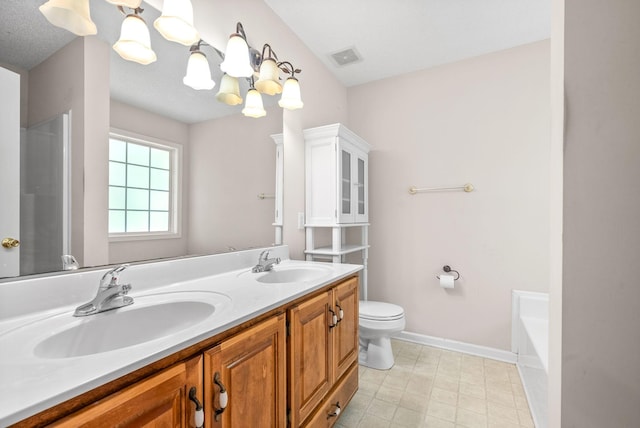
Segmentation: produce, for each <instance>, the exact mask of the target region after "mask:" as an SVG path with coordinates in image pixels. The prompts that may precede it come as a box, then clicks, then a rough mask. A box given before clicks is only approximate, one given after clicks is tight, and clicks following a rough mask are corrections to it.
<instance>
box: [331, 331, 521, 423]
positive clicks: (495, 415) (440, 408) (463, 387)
mask: <svg viewBox="0 0 640 428" xmlns="http://www.w3.org/2000/svg"><path fill="white" fill-rule="evenodd" d="M393 353H394V355H395V365H394V366H393V368H392V369H391V370H388V371H380V370H374V369H368V368H365V367H362V366H360V380H359V383H360V386H359V389H358V392H357V393H356V395H355V396H354V397H353V399H352V400H351V403H349V406H348V407H347V409H345V411H344V413H343V414H342V416H341V417H340V419H339V420H338V423H337V424H336V426H337V427H339V428H356V427H366V428H378V427H412V428H427V427H428V428H431V427H433V428H445V427H446V428H476V427H486V428H503V427H504V428H520V427H527V428H533V421H532V419H531V415H530V413H529V406H528V404H527V400H526V398H525V395H524V390H523V389H522V384H521V382H520V377H519V376H518V370H517V369H516V367H515V365H514V364H508V363H503V362H500V361H495V360H490V359H487V358H482V357H476V356H473V355H467V354H462V353H459V352H453V351H447V350H443V349H438V348H432V347H429V346H423V345H418V344H415V343H409V342H404V341H400V340H393Z"/></svg>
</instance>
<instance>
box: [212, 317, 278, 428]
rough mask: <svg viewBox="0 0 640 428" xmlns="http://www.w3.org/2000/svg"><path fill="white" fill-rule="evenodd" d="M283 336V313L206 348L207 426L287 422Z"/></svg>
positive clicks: (276, 424) (259, 424)
mask: <svg viewBox="0 0 640 428" xmlns="http://www.w3.org/2000/svg"><path fill="white" fill-rule="evenodd" d="M285 336H286V327H285V315H284V314H280V315H279V316H274V317H272V318H270V319H268V320H267V321H264V322H262V323H260V324H258V325H256V326H254V327H251V328H249V329H247V330H246V331H244V332H243V333H240V334H238V335H236V336H233V337H232V338H230V339H227V340H225V341H224V342H222V343H221V344H219V345H218V346H216V347H214V348H213V349H211V350H208V351H206V352H205V353H204V378H205V397H206V403H205V415H206V417H205V427H207V428H213V427H243V426H245V427H284V426H286V352H285V347H286V337H285ZM214 376H215V378H216V381H217V382H218V383H216V382H214ZM222 389H224V390H225V391H226V394H227V400H228V401H227V406H226V408H225V409H224V410H222V408H221V407H222V406H221V405H220V396H221V392H222Z"/></svg>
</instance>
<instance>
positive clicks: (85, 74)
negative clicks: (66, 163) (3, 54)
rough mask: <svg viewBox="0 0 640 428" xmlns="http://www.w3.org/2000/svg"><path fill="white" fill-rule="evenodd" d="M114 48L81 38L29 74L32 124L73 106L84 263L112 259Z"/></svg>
mask: <svg viewBox="0 0 640 428" xmlns="http://www.w3.org/2000/svg"><path fill="white" fill-rule="evenodd" d="M108 49H109V47H108V45H107V44H105V43H104V42H101V41H99V40H98V39H97V38H95V37H84V38H83V37H78V38H76V39H75V40H73V41H72V42H71V43H69V44H68V45H67V46H65V47H64V48H62V49H60V50H59V51H58V52H56V53H55V54H53V55H52V56H50V57H49V58H47V59H46V60H45V61H43V62H42V63H41V64H39V65H38V66H36V67H34V68H33V69H32V70H31V71H30V72H29V89H28V95H29V101H28V125H29V126H31V125H34V124H37V123H40V122H42V121H45V120H48V119H50V118H52V117H54V116H56V115H59V114H61V113H65V112H67V111H68V110H71V144H72V147H71V158H72V165H73V167H72V171H71V183H72V184H71V186H72V190H71V192H72V214H71V217H72V218H71V220H72V227H71V239H72V243H71V248H72V252H73V254H74V255H75V256H76V258H77V259H78V261H79V262H80V264H81V265H83V266H94V265H102V264H105V263H107V260H108V247H107V233H106V230H107V229H106V228H107V219H108V217H107V202H108V201H107V190H106V189H107V187H106V186H107V183H108V168H107V165H106V163H105V162H104V159H106V154H107V147H108V145H107V132H108V129H109V53H108ZM85 188H86V189H89V190H90V191H87V192H85Z"/></svg>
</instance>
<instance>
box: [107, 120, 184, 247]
mask: <svg viewBox="0 0 640 428" xmlns="http://www.w3.org/2000/svg"><path fill="white" fill-rule="evenodd" d="M179 156H180V150H179V147H177V146H176V145H175V144H172V143H168V142H164V143H160V142H158V141H157V140H155V139H151V138H149V139H145V138H144V137H142V136H136V137H132V136H127V135H123V134H122V133H114V132H112V133H110V134H109V237H110V239H111V240H129V239H136V240H139V239H151V238H168V237H172V236H175V237H178V236H179V234H178V232H179V231H178V227H177V224H178V221H179V219H178V213H179V212H180V211H179V207H178V198H177V195H176V194H175V193H176V192H175V189H178V188H179V183H178V177H179V172H180V171H178V165H179V164H180V162H179Z"/></svg>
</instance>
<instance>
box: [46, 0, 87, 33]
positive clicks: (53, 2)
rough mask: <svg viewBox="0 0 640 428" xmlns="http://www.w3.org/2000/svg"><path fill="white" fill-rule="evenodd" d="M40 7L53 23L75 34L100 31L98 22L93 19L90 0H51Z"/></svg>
mask: <svg viewBox="0 0 640 428" xmlns="http://www.w3.org/2000/svg"><path fill="white" fill-rule="evenodd" d="M39 9H40V12H42V14H43V15H44V16H45V18H47V21H49V22H50V23H51V24H53V25H55V26H56V27H60V28H64V29H65V30H67V31H70V32H72V33H73V34H75V35H78V36H90V35H92V34H97V33H98V29H97V28H96V24H95V23H94V22H93V21H92V20H91V14H90V12H89V0H49V1H48V2H46V3H45V4H43V5H42V6H40V7H39Z"/></svg>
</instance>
